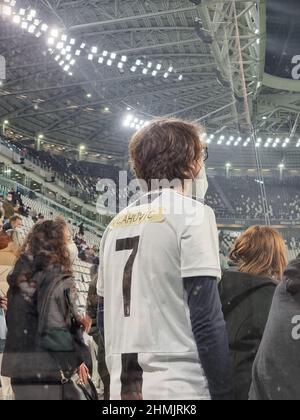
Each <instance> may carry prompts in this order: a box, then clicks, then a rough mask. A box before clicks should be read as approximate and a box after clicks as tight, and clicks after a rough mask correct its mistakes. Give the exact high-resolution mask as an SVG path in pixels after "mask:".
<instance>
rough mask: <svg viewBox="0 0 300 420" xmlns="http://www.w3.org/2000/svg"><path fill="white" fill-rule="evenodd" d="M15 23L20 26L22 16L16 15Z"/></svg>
mask: <svg viewBox="0 0 300 420" xmlns="http://www.w3.org/2000/svg"><path fill="white" fill-rule="evenodd" d="M12 21H13V23H17V24H19V23H20V22H21V16H19V15H14V17H13V20H12Z"/></svg>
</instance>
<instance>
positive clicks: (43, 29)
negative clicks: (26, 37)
mask: <svg viewBox="0 0 300 420" xmlns="http://www.w3.org/2000/svg"><path fill="white" fill-rule="evenodd" d="M41 30H42V31H43V32H46V31H47V30H48V25H47V24H46V23H43V24H42V26H41Z"/></svg>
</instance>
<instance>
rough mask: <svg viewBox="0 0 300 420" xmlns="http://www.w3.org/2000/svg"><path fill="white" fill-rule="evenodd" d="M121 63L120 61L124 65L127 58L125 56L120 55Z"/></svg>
mask: <svg viewBox="0 0 300 420" xmlns="http://www.w3.org/2000/svg"><path fill="white" fill-rule="evenodd" d="M121 61H122V62H123V63H126V61H127V56H126V55H122V57H121Z"/></svg>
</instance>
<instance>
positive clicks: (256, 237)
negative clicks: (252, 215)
mask: <svg viewBox="0 0 300 420" xmlns="http://www.w3.org/2000/svg"><path fill="white" fill-rule="evenodd" d="M230 259H231V261H233V262H234V263H235V264H237V266H238V267H239V271H240V272H242V273H248V274H252V275H254V276H267V277H275V279H276V280H277V281H281V280H282V278H283V272H284V269H285V267H286V265H287V262H288V260H287V249H286V246H285V243H284V240H283V237H282V236H281V235H280V234H279V232H278V231H277V230H275V229H272V228H270V227H268V226H253V227H250V228H249V229H247V230H246V231H245V232H244V233H243V234H242V235H241V236H240V237H239V238H238V239H237V240H236V242H235V244H234V246H233V249H232V251H231V253H230Z"/></svg>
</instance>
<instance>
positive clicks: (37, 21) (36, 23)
mask: <svg viewBox="0 0 300 420" xmlns="http://www.w3.org/2000/svg"><path fill="white" fill-rule="evenodd" d="M40 23H41V21H40V19H34V21H33V24H34V25H35V26H39V24H40Z"/></svg>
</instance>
